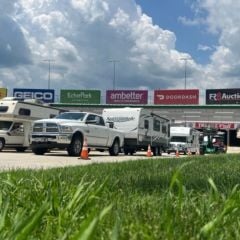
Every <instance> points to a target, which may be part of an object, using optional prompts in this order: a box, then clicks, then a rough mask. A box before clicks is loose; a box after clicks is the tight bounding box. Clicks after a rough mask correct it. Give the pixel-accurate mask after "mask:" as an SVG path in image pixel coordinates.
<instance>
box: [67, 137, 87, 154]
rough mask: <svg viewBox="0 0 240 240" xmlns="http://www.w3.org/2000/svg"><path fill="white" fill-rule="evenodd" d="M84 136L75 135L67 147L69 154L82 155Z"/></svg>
mask: <svg viewBox="0 0 240 240" xmlns="http://www.w3.org/2000/svg"><path fill="white" fill-rule="evenodd" d="M82 145H83V142H82V138H81V137H80V136H77V135H76V136H74V137H73V139H72V142H71V144H70V146H69V147H68V148H67V152H68V155H69V156H80V153H81V151H82Z"/></svg>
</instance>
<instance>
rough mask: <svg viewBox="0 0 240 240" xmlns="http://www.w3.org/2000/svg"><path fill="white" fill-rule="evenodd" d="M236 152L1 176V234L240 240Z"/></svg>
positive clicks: (5, 236)
mask: <svg viewBox="0 0 240 240" xmlns="http://www.w3.org/2000/svg"><path fill="white" fill-rule="evenodd" d="M239 183H240V156H239V155H237V154H235V155H226V154H225V155H224V154H222V155H214V156H199V157H187V158H178V159H176V158H172V159H149V160H146V161H143V160H140V161H132V162H131V161H130V162H124V163H117V164H116V163H110V164H94V165H90V166H82V167H70V168H62V169H52V170H42V171H23V170H20V171H11V172H2V173H1V174H0V189H1V190H0V239H19V240H20V239H24V240H25V239H44V240H45V239H136V240H139V239H240V217H239V216H240V188H239Z"/></svg>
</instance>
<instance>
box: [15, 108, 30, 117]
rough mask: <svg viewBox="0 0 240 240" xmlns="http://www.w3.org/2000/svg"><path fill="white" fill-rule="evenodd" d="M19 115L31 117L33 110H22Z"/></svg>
mask: <svg viewBox="0 0 240 240" xmlns="http://www.w3.org/2000/svg"><path fill="white" fill-rule="evenodd" d="M18 114H19V115H23V116H30V115H31V110H30V109H26V108H20V109H19V111H18Z"/></svg>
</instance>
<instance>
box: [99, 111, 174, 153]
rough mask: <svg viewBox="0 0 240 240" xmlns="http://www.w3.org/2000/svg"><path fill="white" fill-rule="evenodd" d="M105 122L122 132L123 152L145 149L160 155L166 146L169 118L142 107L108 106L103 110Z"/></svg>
mask: <svg viewBox="0 0 240 240" xmlns="http://www.w3.org/2000/svg"><path fill="white" fill-rule="evenodd" d="M103 117H104V119H105V121H106V122H113V124H114V128H116V129H118V130H120V131H122V132H123V133H124V148H123V150H124V153H125V154H126V155H128V154H131V155H132V154H134V153H135V152H136V151H139V150H145V151H146V150H147V149H148V147H149V145H150V146H151V150H152V152H153V155H155V156H157V155H161V154H162V152H165V151H166V149H167V147H168V141H169V120H168V119H166V118H164V117H161V116H159V115H157V114H154V113H152V112H151V111H149V110H147V109H144V108H129V107H126V108H109V109H104V110H103Z"/></svg>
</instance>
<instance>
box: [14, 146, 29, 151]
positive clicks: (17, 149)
mask: <svg viewBox="0 0 240 240" xmlns="http://www.w3.org/2000/svg"><path fill="white" fill-rule="evenodd" d="M25 150H27V147H16V151H17V152H25Z"/></svg>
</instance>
